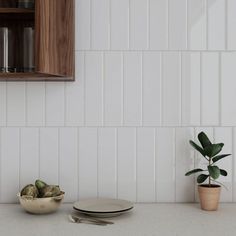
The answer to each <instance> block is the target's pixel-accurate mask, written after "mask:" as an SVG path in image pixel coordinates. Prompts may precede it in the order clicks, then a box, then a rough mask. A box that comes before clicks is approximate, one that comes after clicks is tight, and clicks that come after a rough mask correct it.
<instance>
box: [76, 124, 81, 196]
mask: <svg viewBox="0 0 236 236" xmlns="http://www.w3.org/2000/svg"><path fill="white" fill-rule="evenodd" d="M79 132H80V130H79V128H77V134H76V135H77V200H79V195H80V191H79V190H80V176H79V165H80V161H79V157H80V155H79V150H80V145H79V142H80V138H79Z"/></svg>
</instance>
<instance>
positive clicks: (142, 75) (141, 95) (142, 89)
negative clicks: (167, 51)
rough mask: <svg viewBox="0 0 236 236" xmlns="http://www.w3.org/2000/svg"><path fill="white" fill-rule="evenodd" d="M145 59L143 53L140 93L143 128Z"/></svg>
mask: <svg viewBox="0 0 236 236" xmlns="http://www.w3.org/2000/svg"><path fill="white" fill-rule="evenodd" d="M143 60H144V57H143V53H141V91H140V102H141V124H140V125H141V126H143V124H144V120H143V115H144V114H143V107H144V106H143V91H144V88H143V80H144V70H143V65H144V62H143Z"/></svg>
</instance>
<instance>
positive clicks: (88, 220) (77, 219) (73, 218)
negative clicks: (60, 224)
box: [69, 215, 114, 226]
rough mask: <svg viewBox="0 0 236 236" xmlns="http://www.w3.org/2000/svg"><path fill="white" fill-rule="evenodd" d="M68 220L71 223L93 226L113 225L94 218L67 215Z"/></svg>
mask: <svg viewBox="0 0 236 236" xmlns="http://www.w3.org/2000/svg"><path fill="white" fill-rule="evenodd" d="M69 220H70V221H71V222H73V223H87V224H95V225H102V226H105V225H108V224H114V223H113V222H111V221H107V220H100V219H95V218H82V217H78V216H75V215H69Z"/></svg>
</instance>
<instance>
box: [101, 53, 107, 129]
mask: <svg viewBox="0 0 236 236" xmlns="http://www.w3.org/2000/svg"><path fill="white" fill-rule="evenodd" d="M105 70H106V65H105V53H104V52H103V53H102V81H101V83H102V86H101V87H102V91H101V93H102V98H101V100H102V126H105V87H104V86H105Z"/></svg>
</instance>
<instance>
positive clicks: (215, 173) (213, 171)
mask: <svg viewBox="0 0 236 236" xmlns="http://www.w3.org/2000/svg"><path fill="white" fill-rule="evenodd" d="M207 168H208V171H209V174H210V176H211V177H212V178H213V179H218V178H219V176H220V169H219V167H218V166H208V167H207Z"/></svg>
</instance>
